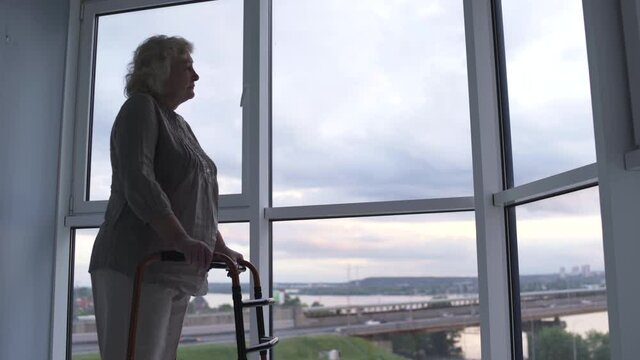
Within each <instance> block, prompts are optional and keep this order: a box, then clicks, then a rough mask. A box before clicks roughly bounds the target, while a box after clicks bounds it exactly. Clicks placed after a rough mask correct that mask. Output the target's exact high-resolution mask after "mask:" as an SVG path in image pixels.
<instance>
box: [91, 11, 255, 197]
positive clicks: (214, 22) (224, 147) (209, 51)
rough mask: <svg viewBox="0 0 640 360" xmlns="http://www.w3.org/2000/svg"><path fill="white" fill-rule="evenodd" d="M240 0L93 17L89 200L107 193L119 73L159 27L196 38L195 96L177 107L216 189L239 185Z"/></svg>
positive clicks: (120, 97) (168, 32) (121, 84)
mask: <svg viewBox="0 0 640 360" xmlns="http://www.w3.org/2000/svg"><path fill="white" fill-rule="evenodd" d="M242 3H243V2H242V1H241V0H218V1H209V2H202V3H195V4H188V5H181V6H170V7H162V8H154V9H149V10H138V11H133V12H125V13H117V14H108V15H100V16H98V18H97V36H96V44H95V59H94V61H95V70H94V71H95V73H94V81H93V83H92V84H93V85H92V87H93V99H92V102H91V104H92V108H91V110H90V114H91V125H92V127H91V143H90V144H91V147H90V150H91V158H90V159H89V160H90V161H89V162H88V164H89V169H90V175H89V184H88V188H89V192H88V199H90V200H106V199H108V198H109V186H110V184H111V167H110V162H109V135H110V132H111V126H112V124H113V121H114V120H115V117H116V115H117V113H118V111H119V109H120V106H121V105H122V103H123V102H124V101H125V100H126V98H125V96H124V84H125V81H124V76H125V75H126V73H127V66H128V64H129V63H130V62H131V59H132V57H133V51H134V50H135V48H136V47H137V46H138V45H139V44H141V43H142V41H144V40H145V39H146V38H148V37H150V36H152V35H158V34H163V35H167V36H182V37H184V38H186V39H187V40H189V41H191V42H192V43H194V47H195V48H194V52H193V54H192V56H193V60H194V68H195V70H196V72H198V73H199V75H200V80H199V81H198V82H197V83H196V88H195V94H196V96H195V98H194V99H192V100H190V101H187V102H186V103H184V104H183V105H181V106H180V107H179V108H178V109H177V110H176V111H177V112H178V113H179V114H181V115H182V116H183V117H184V118H185V120H187V122H188V123H189V124H190V126H191V127H192V128H193V131H194V133H195V134H196V136H197V137H198V140H199V142H200V144H201V145H202V147H203V149H204V150H205V151H206V152H207V153H208V154H209V156H211V158H212V159H213V160H214V161H215V162H216V164H217V166H218V173H219V182H220V192H221V193H222V194H232V193H241V192H242V180H241V178H242V112H241V110H242V109H241V108H240V98H241V95H242V27H243V25H242V11H243V7H242Z"/></svg>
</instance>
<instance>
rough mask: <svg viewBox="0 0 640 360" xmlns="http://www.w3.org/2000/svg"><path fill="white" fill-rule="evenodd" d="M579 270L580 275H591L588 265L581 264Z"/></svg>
mask: <svg viewBox="0 0 640 360" xmlns="http://www.w3.org/2000/svg"><path fill="white" fill-rule="evenodd" d="M581 270H582V271H581V273H582V276H585V277H586V276H591V266H589V265H582V268H581Z"/></svg>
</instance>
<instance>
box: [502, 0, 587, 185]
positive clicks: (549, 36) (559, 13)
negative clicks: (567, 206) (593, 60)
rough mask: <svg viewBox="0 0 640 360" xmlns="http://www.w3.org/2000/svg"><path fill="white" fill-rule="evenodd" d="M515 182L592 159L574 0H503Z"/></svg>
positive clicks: (579, 18) (580, 30) (581, 43)
mask: <svg viewBox="0 0 640 360" xmlns="http://www.w3.org/2000/svg"><path fill="white" fill-rule="evenodd" d="M502 10H503V19H504V37H505V53H506V60H507V64H506V66H507V79H508V85H509V108H510V116H511V138H512V144H513V168H514V180H515V183H516V185H517V184H522V183H526V182H529V181H533V180H538V179H541V178H543V177H547V176H549V175H553V174H556V173H559V172H563V171H567V170H570V169H573V168H576V167H579V166H582V165H587V164H590V163H592V162H595V161H596V156H595V144H594V138H593V121H592V115H591V95H590V86H589V69H588V64H587V49H586V41H585V32H584V23H583V16H582V2H581V1H580V0H565V1H554V0H542V1H541V0H503V1H502Z"/></svg>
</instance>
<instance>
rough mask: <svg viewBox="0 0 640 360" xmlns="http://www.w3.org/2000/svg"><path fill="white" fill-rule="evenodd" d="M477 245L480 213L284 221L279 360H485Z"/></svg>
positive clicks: (276, 244) (277, 254)
mask: <svg viewBox="0 0 640 360" xmlns="http://www.w3.org/2000/svg"><path fill="white" fill-rule="evenodd" d="M475 245H476V241H475V222H474V218H473V213H471V212H469V213H448V214H430V215H399V216H385V217H367V218H346V219H329V220H327V219H324V220H305V221H283V222H275V223H274V224H273V272H274V274H273V278H274V295H275V298H276V300H277V305H276V306H275V307H274V315H273V316H274V327H275V331H276V333H277V334H279V335H280V334H286V339H285V340H287V341H288V342H287V343H284V342H283V343H282V344H281V347H280V348H279V349H278V352H277V354H278V359H287V360H289V359H290V360H294V359H299V358H300V357H296V354H294V353H293V352H291V353H290V352H288V351H289V350H290V349H291V348H297V347H296V344H305V347H306V348H307V349H308V351H309V355H308V356H309V357H305V358H309V359H311V358H321V357H319V356H320V355H319V354H328V353H329V352H331V351H339V352H340V353H341V354H342V356H343V358H344V359H352V358H354V359H355V358H366V359H404V358H410V359H433V358H443V359H444V358H447V359H448V358H456V359H458V358H463V359H479V358H480V354H481V352H480V329H479V311H478V310H479V306H478V278H477V263H476V246H475ZM320 333H323V334H326V335H323V336H318V335H305V334H320ZM283 336H284V335H283ZM285 344H289V345H285ZM357 349H363V351H366V354H367V355H366V356H365V357H357V356H356V355H355V354H353V351H354V350H357ZM311 353H313V356H314V357H311ZM361 356H362V355H361Z"/></svg>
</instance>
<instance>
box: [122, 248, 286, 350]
mask: <svg viewBox="0 0 640 360" xmlns="http://www.w3.org/2000/svg"><path fill="white" fill-rule="evenodd" d="M213 258H214V260H213V261H212V262H211V264H210V265H209V270H211V269H225V270H226V271H227V276H229V277H230V278H231V292H232V297H233V315H234V320H235V330H236V344H237V348H238V360H247V354H249V353H253V352H260V359H261V360H267V352H268V350H269V349H271V348H272V347H273V346H275V345H276V344H277V343H278V338H277V337H275V336H274V337H272V336H265V324H264V312H263V308H262V307H263V306H268V305H272V304H273V303H274V301H273V299H272V298H262V287H261V285H260V284H261V283H260V275H259V274H258V270H257V269H256V267H255V266H253V264H251V263H250V262H249V261H246V260H239V261H238V263H237V264H236V263H235V262H234V261H233V259H231V258H230V257H229V256H227V255H225V254H220V253H215V254H214V255H213ZM158 261H174V262H182V261H185V257H184V254H182V253H179V252H176V251H163V252H159V253H156V254H152V255H150V256H148V257H147V258H145V259H144V260H142V261H141V262H140V264H138V267H137V269H136V274H135V279H134V283H133V296H132V299H131V317H130V322H129V340H128V346H127V360H134V355H135V347H136V328H137V325H138V310H139V308H140V290H141V287H142V277H143V275H144V271H145V269H146V268H147V266H149V265H150V264H152V263H154V262H158ZM246 269H249V271H250V272H251V276H252V277H253V282H254V284H255V285H254V288H253V291H254V294H253V299H248V300H244V301H243V300H242V290H241V288H240V273H241V272H243V271H245V270H246ZM244 308H255V311H256V317H257V323H258V344H256V345H253V346H247V344H246V339H245V336H244V318H243V309H244Z"/></svg>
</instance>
